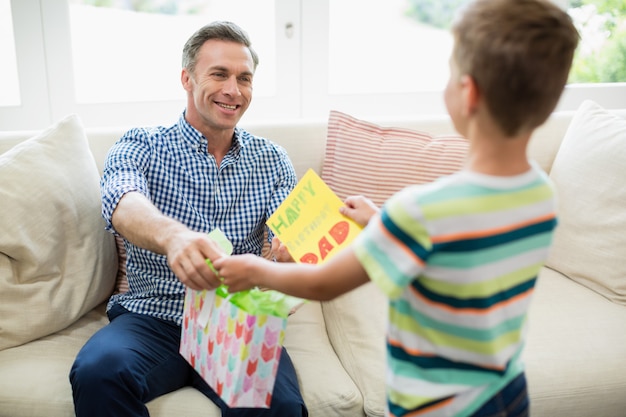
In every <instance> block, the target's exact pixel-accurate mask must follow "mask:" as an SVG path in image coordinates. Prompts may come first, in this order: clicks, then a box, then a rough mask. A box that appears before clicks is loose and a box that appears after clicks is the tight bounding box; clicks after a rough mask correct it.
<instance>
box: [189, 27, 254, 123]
mask: <svg viewBox="0 0 626 417" xmlns="http://www.w3.org/2000/svg"><path fill="white" fill-rule="evenodd" d="M253 75H254V62H253V60H252V55H251V54H250V51H249V50H248V48H247V47H246V46H245V45H241V44H238V43H236V42H230V41H222V40H218V39H211V40H209V41H207V42H205V43H204V45H202V47H201V48H200V50H199V51H198V58H197V63H196V67H195V70H194V72H193V74H191V73H189V72H188V71H187V70H186V69H183V75H182V82H183V86H184V88H185V90H187V96H188V100H187V118H188V120H189V121H190V123H192V125H194V127H196V128H200V130H203V129H208V130H232V129H233V128H234V127H235V126H236V125H237V123H238V122H239V119H241V116H243V114H244V113H245V111H246V110H247V109H248V106H249V105H250V101H251V100H252V78H253ZM197 124H199V126H196V125H197Z"/></svg>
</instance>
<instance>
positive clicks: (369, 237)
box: [353, 189, 432, 299]
mask: <svg viewBox="0 0 626 417" xmlns="http://www.w3.org/2000/svg"><path fill="white" fill-rule="evenodd" d="M353 248H354V252H355V254H356V256H357V258H358V259H359V262H361V264H362V265H363V267H364V268H365V270H366V272H367V274H368V276H369V277H370V280H372V281H373V282H374V283H376V285H377V286H378V287H380V289H381V290H382V291H383V292H384V293H385V294H386V295H387V296H388V297H389V298H390V299H396V298H398V297H399V296H400V295H401V294H402V293H403V292H404V290H405V288H406V287H407V286H409V285H410V284H411V283H412V282H413V281H414V280H415V279H417V277H418V276H419V275H420V274H421V273H422V272H423V270H424V268H425V264H426V259H427V258H428V256H429V254H430V252H431V250H432V243H431V240H430V236H429V233H428V230H427V227H426V225H425V223H424V218H423V215H422V213H421V211H420V210H419V206H417V205H416V204H415V196H412V194H411V190H408V189H407V190H404V191H402V192H400V193H398V194H396V195H395V196H393V197H392V198H391V199H390V200H389V201H388V202H387V203H386V204H385V206H384V207H383V208H382V210H381V212H380V214H379V215H376V216H375V217H373V218H372V219H371V220H370V222H369V223H368V225H367V226H366V227H365V229H363V231H362V232H361V233H360V234H359V235H358V236H357V237H356V239H355V241H354V242H353Z"/></svg>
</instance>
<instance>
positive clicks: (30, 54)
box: [0, 0, 626, 130]
mask: <svg viewBox="0 0 626 417" xmlns="http://www.w3.org/2000/svg"><path fill="white" fill-rule="evenodd" d="M465 1H467V0H340V1H339V0H338V1H334V0H332V1H331V0H230V1H222V2H209V1H206V0H178V1H175V0H143V1H141V2H135V1H133V2H130V1H127V0H0V12H1V13H0V33H2V37H1V38H0V53H2V56H3V57H5V59H3V60H2V62H1V63H0V71H1V74H0V75H1V77H0V78H1V81H0V126H1V127H0V128H1V129H5V130H10V129H41V128H44V127H46V126H48V125H50V124H51V123H52V122H54V121H56V120H59V119H60V118H62V117H64V116H65V115H67V114H69V113H77V114H79V115H80V116H81V119H82V120H83V123H84V124H85V125H86V126H111V125H115V126H135V125H150V124H167V123H171V122H173V121H175V120H176V119H177V118H178V115H179V114H180V112H181V111H182V110H183V108H184V105H185V93H184V91H183V90H182V87H181V86H180V59H181V50H182V45H183V44H184V42H185V41H186V39H187V38H188V37H189V35H190V34H191V32H192V31H194V30H196V29H197V28H199V27H200V26H201V25H202V24H204V23H206V22H208V21H211V20H215V19H228V20H233V21H236V22H237V23H239V24H240V25H241V26H242V27H243V28H244V29H245V30H246V31H248V33H249V34H250V37H251V38H252V42H253V45H254V47H255V49H256V50H257V51H258V52H259V55H260V60H261V63H260V65H259V68H258V71H257V74H256V76H255V94H254V99H253V103H252V105H251V107H250V109H249V110H248V112H247V113H246V115H245V116H244V120H243V121H244V122H247V121H255V122H257V121H262V122H271V121H272V120H277V119H280V120H294V119H301V118H305V119H309V118H314V119H325V118H326V117H328V111H329V110H330V109H337V110H340V111H345V112H348V113H351V114H353V115H355V116H357V117H362V118H369V119H374V118H375V119H379V120H381V119H388V120H393V119H400V118H403V117H409V116H415V115H421V114H438V115H444V114H445V105H444V103H443V97H442V90H443V88H444V85H445V82H446V80H447V75H448V74H447V71H448V69H447V68H448V67H447V59H448V56H449V53H450V50H451V48H452V39H451V36H450V34H449V32H448V28H447V24H448V22H449V21H450V19H451V16H452V13H454V11H455V10H457V9H458V7H459V5H460V4H462V3H464V2H465ZM554 1H555V2H557V3H559V4H560V5H561V6H563V7H568V9H569V11H570V14H571V15H572V16H573V18H574V20H575V22H576V24H577V25H578V27H579V30H580V32H581V34H582V36H583V42H582V43H581V48H580V49H579V51H578V53H577V56H576V60H577V61H576V62H577V64H575V67H574V69H573V70H572V77H571V79H570V81H571V84H570V85H568V87H567V88H566V91H565V93H564V95H563V98H562V100H561V102H560V103H559V107H558V108H557V110H574V109H576V108H577V107H578V105H579V104H580V102H581V101H582V100H584V99H587V98H590V99H593V100H596V101H597V102H598V103H600V104H601V105H603V106H605V107H607V108H626V74H625V72H626V71H625V70H624V68H626V58H625V57H626V55H625V54H624V53H623V52H620V51H623V50H624V48H625V44H626V23H625V21H626V4H625V3H624V1H622V0H569V1H568V0H554ZM128 5H135V6H134V8H129V7H130V6H128Z"/></svg>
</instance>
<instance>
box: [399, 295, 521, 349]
mask: <svg viewBox="0 0 626 417" xmlns="http://www.w3.org/2000/svg"><path fill="white" fill-rule="evenodd" d="M389 315H390V321H391V323H393V325H394V326H396V327H397V328H399V329H401V330H403V331H405V332H408V333H412V334H416V335H418V336H420V337H422V338H424V339H427V340H429V341H430V342H432V343H434V344H435V345H438V346H445V347H454V348H457V349H461V350H465V351H468V352H473V353H478V354H482V355H493V354H494V353H497V352H500V351H501V350H502V349H504V348H505V347H507V346H510V345H512V344H515V343H518V342H519V341H520V332H521V328H522V325H523V323H524V320H525V316H518V317H513V318H511V319H509V320H506V321H504V322H502V323H500V324H499V325H497V326H494V327H490V328H489V329H472V328H468V327H463V326H459V325H454V324H451V323H445V322H442V321H438V320H435V319H433V318H430V317H427V316H425V315H423V314H422V313H420V312H418V311H415V310H413V309H412V308H411V307H410V306H409V305H408V303H406V302H403V301H397V302H393V303H392V304H391V307H390V309H389Z"/></svg>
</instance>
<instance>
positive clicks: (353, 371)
mask: <svg viewBox="0 0 626 417" xmlns="http://www.w3.org/2000/svg"><path fill="white" fill-rule="evenodd" d="M468 145H469V144H468V142H467V141H466V140H465V139H463V138H462V137H460V136H458V135H439V136H435V135H431V134H429V133H426V132H420V131H415V130H411V129H407V128H399V127H383V126H380V125H378V124H375V123H371V122H367V121H363V120H359V119H357V118H354V117H352V116H350V115H347V114H344V113H341V112H338V111H331V112H330V117H329V121H328V137H327V143H326V146H327V148H326V158H325V160H324V166H323V169H322V175H321V176H322V179H323V180H324V181H325V182H326V183H327V184H328V185H329V186H330V187H331V188H332V189H333V191H335V193H337V195H338V196H339V197H340V198H341V199H344V198H345V197H347V196H349V195H355V194H363V195H365V196H366V197H368V198H370V199H372V201H374V202H375V203H376V204H377V205H379V206H380V205H382V204H383V203H384V201H385V200H387V199H388V198H389V197H390V196H391V195H393V194H394V193H396V192H397V191H399V190H401V189H402V188H404V187H406V186H407V185H410V184H423V183H426V182H429V181H433V180H435V179H437V178H438V177H440V176H442V175H447V174H451V173H452V172H454V171H457V170H459V169H460V168H461V167H462V165H463V162H464V159H465V155H466V154H467V150H468ZM322 309H323V312H324V318H325V320H326V329H327V332H328V335H329V338H330V341H331V343H332V344H333V347H334V348H335V351H336V352H337V356H339V358H340V359H341V363H342V364H343V366H344V367H345V368H346V370H347V371H348V373H349V374H350V376H351V377H352V379H353V380H354V382H355V383H356V385H357V386H358V387H359V389H360V390H361V393H362V394H363V403H364V411H365V413H366V415H368V416H383V415H384V412H385V404H386V399H385V378H384V375H385V374H386V371H385V339H384V337H382V336H383V335H384V334H385V328H386V323H387V299H386V298H385V296H384V295H383V294H382V292H380V291H379V290H378V288H376V287H375V286H374V285H373V284H372V283H368V284H367V285H364V286H362V287H360V288H357V289H356V290H354V291H351V292H349V293H347V294H344V295H342V296H341V297H339V298H336V299H334V300H332V301H328V302H324V303H322ZM364 364H366V365H365V366H364Z"/></svg>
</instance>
